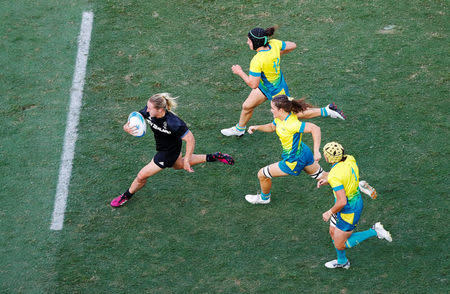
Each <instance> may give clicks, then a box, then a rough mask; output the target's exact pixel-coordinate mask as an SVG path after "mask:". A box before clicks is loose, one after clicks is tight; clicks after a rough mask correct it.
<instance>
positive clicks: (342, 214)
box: [317, 142, 392, 269]
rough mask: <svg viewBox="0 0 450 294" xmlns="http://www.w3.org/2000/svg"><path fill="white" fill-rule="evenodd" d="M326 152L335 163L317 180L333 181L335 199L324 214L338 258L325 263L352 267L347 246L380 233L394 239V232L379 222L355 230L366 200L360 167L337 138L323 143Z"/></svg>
mask: <svg viewBox="0 0 450 294" xmlns="http://www.w3.org/2000/svg"><path fill="white" fill-rule="evenodd" d="M323 155H324V157H325V160H326V161H327V162H328V163H331V164H332V165H333V167H332V168H331V170H330V172H329V173H328V175H327V176H325V177H322V178H321V179H319V181H318V182H317V188H319V187H320V186H322V185H325V184H330V186H331V188H332V189H333V194H334V197H335V203H334V205H333V207H331V208H330V209H329V210H327V211H325V212H324V213H323V214H322V218H323V220H324V221H325V222H327V221H329V220H330V219H331V221H330V236H331V239H332V240H333V243H334V247H335V249H336V252H337V259H334V260H331V261H329V262H327V263H325V266H326V267H327V268H345V269H349V268H350V261H349V260H348V259H347V257H346V256H345V250H346V249H347V248H352V247H354V246H356V245H358V244H359V243H361V242H363V241H364V240H366V239H368V238H371V237H374V236H377V237H378V238H379V239H386V240H387V241H388V242H392V237H391V234H390V233H389V232H388V231H386V230H385V229H384V227H383V225H382V224H381V223H379V222H377V223H375V224H374V225H373V226H372V228H371V229H368V230H365V231H362V232H357V233H353V230H354V229H355V228H356V225H357V223H358V221H359V218H360V217H361V213H362V210H363V201H362V197H361V193H360V190H359V188H358V187H359V169H358V165H357V164H356V161H355V158H354V157H353V156H351V155H345V153H344V148H343V147H342V145H340V144H339V143H336V142H330V143H327V144H326V145H325V146H324V147H323Z"/></svg>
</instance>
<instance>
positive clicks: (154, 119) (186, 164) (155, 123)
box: [111, 93, 234, 207]
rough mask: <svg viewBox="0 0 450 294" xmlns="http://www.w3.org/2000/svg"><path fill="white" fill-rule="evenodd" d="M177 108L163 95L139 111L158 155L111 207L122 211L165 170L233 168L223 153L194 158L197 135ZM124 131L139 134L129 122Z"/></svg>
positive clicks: (149, 101)
mask: <svg viewBox="0 0 450 294" xmlns="http://www.w3.org/2000/svg"><path fill="white" fill-rule="evenodd" d="M175 107H176V102H175V99H174V98H173V97H171V96H170V95H169V94H168V93H160V94H155V95H153V96H152V97H150V99H149V100H148V102H147V106H146V107H145V108H144V109H142V110H140V111H139V112H140V113H141V114H142V115H143V116H144V118H145V120H146V121H147V122H148V124H149V125H150V127H151V129H152V131H153V134H154V137H155V142H156V151H157V153H156V155H155V156H154V157H153V159H152V161H150V163H149V164H147V165H146V166H144V167H143V168H142V169H141V170H140V171H139V173H138V175H137V176H136V178H135V179H134V181H133V183H132V184H131V186H130V187H129V188H128V190H127V191H125V192H124V193H123V194H122V195H119V196H118V197H116V198H114V199H113V200H112V201H111V206H112V207H120V206H122V205H123V204H125V203H126V202H127V201H128V200H130V198H131V197H132V196H133V194H134V193H136V192H137V191H139V190H140V189H141V188H142V187H143V186H144V185H145V184H146V182H147V179H148V178H149V177H151V176H153V175H155V174H157V173H159V172H160V171H162V170H163V169H164V168H168V167H172V168H174V169H185V170H186V171H188V172H194V170H193V169H192V166H194V165H196V164H199V163H203V162H212V161H220V162H222V163H225V164H228V165H233V164H234V160H233V158H232V157H231V156H230V155H228V154H223V153H221V152H216V153H212V154H194V147H195V139H194V135H193V134H192V132H191V131H190V130H189V129H188V127H187V126H186V124H185V122H184V121H183V120H181V119H180V118H179V117H178V116H176V115H175V114H174V113H173V112H171V110H172V109H174V108H175ZM123 129H124V131H125V132H127V133H129V134H131V135H132V134H133V133H134V132H135V131H136V127H130V126H129V124H128V122H127V123H126V124H125V125H124V126H123ZM182 141H185V142H186V152H185V154H184V157H183V156H182V153H181V147H182V144H183V142H182Z"/></svg>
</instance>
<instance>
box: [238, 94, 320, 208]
mask: <svg viewBox="0 0 450 294" xmlns="http://www.w3.org/2000/svg"><path fill="white" fill-rule="evenodd" d="M270 107H271V109H270V111H271V112H272V114H273V118H274V120H273V122H271V123H268V124H265V125H256V126H250V127H249V128H248V132H249V134H253V132H254V131H261V132H274V131H276V133H277V135H278V137H279V138H280V141H281V146H282V148H283V153H282V155H281V157H282V160H281V161H279V162H276V163H272V164H270V165H268V166H265V167H263V168H261V169H260V170H259V171H258V179H259V184H260V186H261V194H256V195H246V196H245V199H246V200H247V201H248V202H250V203H252V204H268V203H270V198H271V193H270V189H271V187H272V178H274V177H283V176H288V175H293V176H297V175H299V174H300V172H301V171H302V170H304V171H305V172H306V173H307V174H309V175H310V176H311V177H312V178H314V179H320V178H321V177H322V176H324V175H326V173H324V171H323V169H322V168H321V167H320V165H319V164H318V163H317V162H318V161H319V160H320V158H321V155H320V151H319V148H320V140H321V133H320V128H319V127H318V126H316V125H315V124H313V123H308V122H301V121H299V120H298V118H297V116H296V113H298V112H301V111H304V110H305V109H307V108H308V107H310V105H309V104H307V103H306V102H305V100H304V99H299V100H294V99H292V98H289V97H288V96H286V95H278V96H275V97H274V98H273V99H272V101H271V103H270ZM304 133H310V134H311V135H312V137H313V144H314V145H313V146H314V147H313V150H314V154H313V152H311V149H309V147H308V146H307V145H306V144H305V143H303V142H302V136H303V134H304Z"/></svg>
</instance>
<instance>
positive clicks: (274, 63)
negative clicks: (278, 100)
mask: <svg viewBox="0 0 450 294" xmlns="http://www.w3.org/2000/svg"><path fill="white" fill-rule="evenodd" d="M268 46H269V47H270V49H268V50H260V51H259V52H258V53H256V55H255V56H254V57H253V59H252V61H251V62H250V72H249V74H250V75H251V76H255V77H261V81H260V86H262V87H263V88H264V89H265V90H268V91H270V92H271V93H277V94H285V93H278V92H277V90H278V89H280V90H281V86H282V84H283V83H285V82H284V77H283V73H282V72H281V68H280V52H281V51H282V50H284V49H285V48H286V43H285V42H284V41H280V40H277V39H271V40H269V45H268Z"/></svg>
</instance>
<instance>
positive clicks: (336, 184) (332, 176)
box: [328, 170, 344, 192]
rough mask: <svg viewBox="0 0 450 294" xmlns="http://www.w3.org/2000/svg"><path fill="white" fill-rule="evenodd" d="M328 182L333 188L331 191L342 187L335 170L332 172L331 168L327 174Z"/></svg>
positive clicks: (342, 184)
mask: <svg viewBox="0 0 450 294" xmlns="http://www.w3.org/2000/svg"><path fill="white" fill-rule="evenodd" d="M328 183H329V184H330V187H331V189H333V192H337V191H339V190H342V189H344V183H343V181H342V180H341V179H340V178H339V176H338V175H337V174H336V173H335V172H333V170H331V171H330V173H329V174H328Z"/></svg>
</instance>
